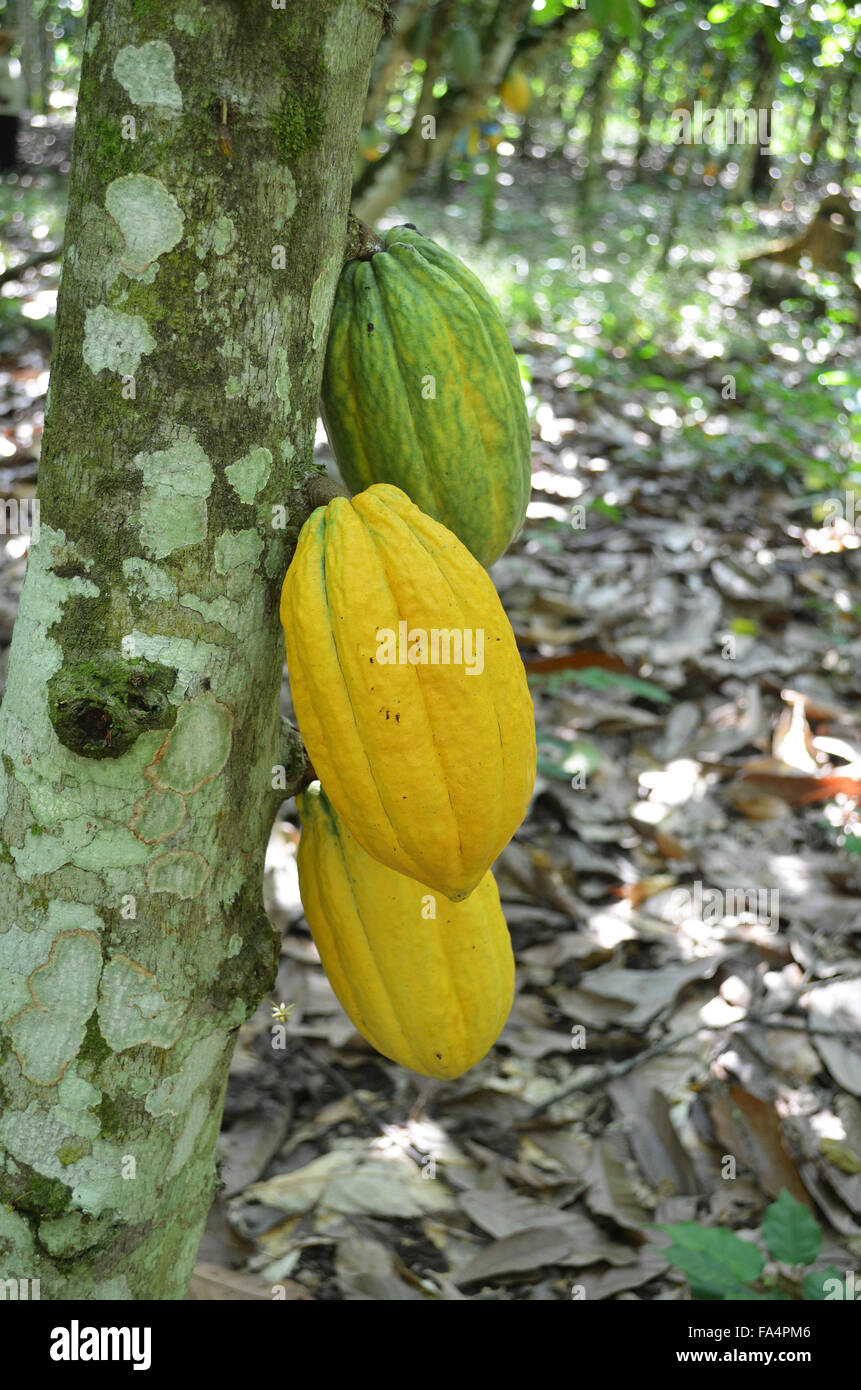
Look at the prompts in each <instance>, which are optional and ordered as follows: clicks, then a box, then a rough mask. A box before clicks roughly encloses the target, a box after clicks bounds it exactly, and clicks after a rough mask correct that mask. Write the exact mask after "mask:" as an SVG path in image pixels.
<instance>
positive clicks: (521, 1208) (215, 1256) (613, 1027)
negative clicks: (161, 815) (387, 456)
mask: <svg viewBox="0 0 861 1390" xmlns="http://www.w3.org/2000/svg"><path fill="white" fill-rule="evenodd" d="M507 167H509V168H510V170H511V180H512V181H511V182H510V183H509V184H508V185H504V186H502V187H501V188H500V189H499V193H498V198H497V202H498V209H497V214H496V221H497V225H496V231H495V234H494V236H493V237H492V239H491V240H490V241H489V242H487V243H486V244H485V245H483V246H481V245H478V244H477V240H476V238H477V225H478V200H477V198H476V197H475V190H474V188H467V187H466V186H465V185H458V184H457V183H455V184H454V185H453V186H452V188H451V189H450V190H449V191H448V194H447V196H446V199H445V200H444V201H442V202H441V201H440V199H439V197H438V194H437V191H436V190H435V189H433V188H426V189H423V190H420V191H419V192H417V193H416V194H415V196H412V197H410V198H409V200H405V201H404V204H403V206H402V207H401V208H399V209H398V215H393V216H391V217H390V218H389V219H388V220H389V221H392V222H397V221H411V222H415V223H416V224H417V225H418V227H419V229H420V230H421V231H423V232H425V233H427V234H428V235H431V236H433V237H435V238H437V239H440V240H443V241H445V242H446V244H447V245H449V246H450V247H451V248H452V249H453V250H456V251H457V252H458V254H460V255H462V256H463V257H464V259H465V260H466V261H467V262H468V263H469V264H470V265H472V266H473V268H474V269H476V270H477V271H478V272H479V273H480V274H481V276H482V278H483V279H484V281H485V283H487V284H488V286H489V287H490V288H491V289H492V290H493V291H494V293H495V294H496V295H497V297H498V298H499V300H500V303H501V304H502V306H503V311H504V313H505V315H506V318H507V320H508V322H509V323H510V324H511V326H512V333H513V337H514V340H515V346H516V347H517V349H518V353H519V354H520V356H521V361H522V365H523V371H524V377H525V380H526V382H527V389H528V395H529V400H530V410H531V414H532V419H533V440H534V476H533V483H534V491H533V503H532V506H531V507H530V512H529V517H528V520H527V524H526V527H525V529H524V531H523V534H522V535H521V537H520V539H519V540H518V542H517V543H516V544H515V545H514V546H513V547H512V549H511V551H510V552H509V553H508V554H507V555H506V556H505V557H504V558H503V560H501V561H500V562H499V563H498V564H497V565H496V566H495V567H494V570H493V577H494V579H495V581H496V583H497V586H498V588H499V591H500V594H501V596H502V599H503V602H504V603H505V606H506V609H507V612H508V614H509V616H510V618H511V621H512V624H513V626H514V629H515V632H516V634H517V638H518V642H519V645H520V649H521V652H522V655H523V657H524V660H525V662H526V665H527V670H528V672H529V678H530V684H531V687H532V691H533V696H534V699H535V709H536V721H537V726H538V739H539V777H538V782H537V785H536V790H535V796H534V798H533V802H532V807H531V810H530V814H529V816H528V817H527V819H526V821H525V822H524V825H523V826H522V828H521V830H520V831H519V832H518V834H517V835H516V837H515V839H514V840H513V841H512V843H511V844H510V845H509V846H508V848H507V849H506V850H505V851H504V853H503V854H502V855H501V856H500V859H499V860H498V862H497V865H496V874H497V879H498V883H499V887H500V893H501V898H502V903H503V907H504V910H505V914H506V917H507V920H508V923H509V927H510V929H511V933H512V938H513V942H514V947H515V954H516V958H517V966H518V971H517V977H518V985H517V997H516V1001H515V1005H514V1009H513V1012H512V1015H511V1018H510V1020H509V1023H508V1025H507V1027H506V1029H505V1031H504V1033H503V1035H502V1038H501V1039H500V1042H499V1043H498V1045H497V1046H496V1047H495V1048H494V1049H493V1051H492V1052H491V1054H490V1055H489V1056H488V1057H487V1058H486V1059H485V1060H484V1061H483V1062H482V1063H480V1064H479V1065H478V1066H476V1067H474V1068H473V1069H472V1070H471V1071H470V1072H468V1073H467V1075H466V1076H464V1077H462V1078H460V1079H459V1080H457V1081H454V1082H450V1083H438V1082H431V1081H426V1080H423V1079H421V1078H417V1077H416V1076H414V1075H413V1074H411V1073H408V1072H405V1071H404V1070H403V1069H402V1068H400V1067H398V1066H396V1065H395V1064H394V1063H390V1062H387V1061H386V1060H385V1059H383V1058H381V1057H379V1056H378V1055H377V1054H376V1053H374V1052H373V1051H372V1050H371V1049H370V1047H369V1046H368V1045H367V1044H365V1043H364V1042H363V1040H362V1039H361V1038H360V1037H359V1036H358V1035H357V1034H356V1033H355V1031H354V1029H353V1028H352V1025H351V1024H350V1023H349V1021H348V1020H347V1019H346V1017H345V1016H344V1014H343V1013H342V1011H341V1009H340V1007H339V1005H338V1004H337V1001H336V1000H335V998H334V995H333V994H332V991H331V989H330V987H329V985H328V983H327V981H326V979H325V976H324V975H323V973H322V970H321V968H320V965H319V961H318V959H317V955H316V952H315V950H314V947H313V945H312V942H311V939H310V936H309V934H308V931H307V927H306V926H305V923H304V920H303V917H302V909H301V904H300V901H299V894H298V887H297V881H296V863H295V851H296V844H297V840H298V830H297V824H296V817H295V813H293V812H292V806H291V804H290V803H287V804H286V805H285V807H284V808H283V812H282V814H283V816H284V817H285V818H284V819H281V820H279V821H278V822H277V823H276V826H275V828H274V830H273V834H272V839H271V843H270V847H269V854H268V860H267V872H266V881H265V894H266V902H267V909H268V911H269V912H270V915H271V916H272V917H273V919H274V920H275V921H276V922H277V923H278V925H279V927H280V928H281V929H282V932H283V945H282V956H281V967H280V971H279V977H278V982H277V985H276V988H275V991H274V992H273V996H272V1000H271V1001H267V1002H264V1004H263V1005H261V1007H260V1009H259V1010H258V1012H257V1014H256V1015H255V1016H254V1018H253V1019H251V1020H250V1021H249V1023H248V1024H247V1025H246V1026H245V1027H244V1028H243V1029H242V1031H241V1036H240V1042H239V1045H238V1047H237V1051H236V1055H235V1059H234V1064H233V1070H232V1074H231V1081H230V1086H229V1090H228V1097H227V1106H226V1111H225V1121H224V1129H223V1133H222V1139H221V1157H222V1168H221V1173H222V1180H223V1184H224V1185H223V1190H222V1192H221V1194H220V1197H219V1199H218V1201H217V1203H216V1205H215V1208H214V1209H213V1213H212V1217H211V1220H210V1223H209V1226H208V1229H207V1233H206V1236H205V1238H204V1243H203V1247H202V1249H201V1254H200V1263H199V1265H198V1269H197V1272H196V1275H195V1278H194V1281H193V1284H192V1290H191V1294H190V1296H191V1297H193V1298H198V1299H220V1300H221V1299H249V1298H265V1299H270V1298H271V1296H272V1293H271V1287H272V1285H273V1284H281V1285H283V1286H284V1288H285V1291H286V1295H287V1297H288V1298H296V1299H333V1300H334V1299H348V1300H389V1299H394V1300H401V1299H425V1298H427V1299H445V1300H449V1299H452V1300H456V1299H464V1298H466V1299H479V1300H518V1301H520V1300H533V1299H538V1300H556V1299H570V1298H571V1297H572V1296H585V1297H588V1298H598V1299H612V1298H622V1299H630V1298H643V1299H680V1298H688V1297H690V1292H689V1287H688V1283H687V1281H686V1279H685V1277H684V1276H683V1275H682V1273H681V1272H680V1270H679V1269H678V1268H676V1267H675V1266H674V1265H672V1264H670V1263H669V1262H668V1260H667V1259H666V1257H665V1255H664V1253H662V1252H663V1249H664V1247H666V1246H667V1244H668V1240H669V1237H668V1235H667V1233H666V1232H665V1231H663V1230H661V1229H659V1228H660V1227H661V1226H663V1225H666V1224H673V1223H680V1222H697V1223H699V1225H700V1226H701V1227H702V1228H714V1227H728V1228H732V1229H733V1230H735V1231H737V1232H739V1233H740V1234H742V1235H743V1236H744V1237H745V1238H746V1239H750V1240H754V1241H758V1240H759V1238H760V1232H761V1228H762V1222H763V1217H764V1213H765V1211H766V1209H767V1208H768V1206H769V1205H770V1204H771V1203H772V1202H774V1200H775V1199H776V1198H778V1196H779V1194H780V1193H781V1192H783V1191H786V1192H788V1193H790V1194H791V1195H792V1196H793V1197H795V1198H796V1199H797V1200H799V1201H800V1202H802V1203H805V1204H806V1205H808V1206H812V1208H813V1210H814V1212H815V1214H816V1217H817V1219H818V1221H819V1223H820V1225H821V1226H822V1228H823V1241H822V1246H821V1250H820V1251H819V1253H818V1256H817V1258H816V1260H815V1267H816V1268H817V1269H823V1268H825V1267H831V1268H832V1269H833V1270H837V1271H840V1272H841V1273H842V1271H844V1270H846V1269H851V1268H853V1267H855V1266H856V1265H857V1260H858V1258H859V1256H861V1221H859V1212H861V1043H859V1038H861V984H859V978H861V814H859V809H858V806H859V793H861V716H859V713H858V711H859V708H861V705H859V695H860V694H861V565H859V547H861V475H859V474H858V472H857V470H858V466H859V465H858V444H859V418H861V373H859V365H858V339H857V333H858V325H857V322H856V321H855V318H854V315H855V313H856V309H855V307H854V305H853V302H852V300H851V297H849V296H847V295H845V294H844V293H843V292H842V290H841V287H840V286H839V285H835V284H832V283H829V282H824V283H823V282H816V283H815V284H814V282H813V281H811V279H810V277H805V276H799V277H798V278H797V283H794V284H793V286H792V288H791V293H788V292H787V288H786V284H783V285H782V286H781V294H780V297H779V299H778V300H777V302H774V301H775V295H774V293H773V292H771V290H770V288H769V285H768V284H766V283H763V284H761V285H760V286H757V285H756V283H754V285H753V287H751V283H750V278H749V277H748V276H746V275H742V274H740V272H739V270H738V257H739V255H740V254H743V253H744V252H745V251H747V250H750V249H753V248H755V247H757V246H759V245H763V244H764V243H765V242H767V241H768V240H769V239H770V238H771V237H772V236H774V235H776V234H778V233H779V232H782V231H785V230H790V231H791V230H793V229H794V228H795V227H797V226H798V218H797V214H794V213H787V214H785V215H783V214H781V215H778V214H777V213H774V214H772V213H769V212H767V211H766V212H765V213H763V215H762V216H760V217H759V219H758V220H757V219H754V218H753V217H752V216H751V215H750V213H749V212H746V211H743V210H739V211H737V212H732V211H731V210H726V209H724V210H723V211H722V210H721V208H720V207H717V206H716V202H715V198H714V195H713V193H712V192H711V191H710V190H706V189H695V190H691V191H690V196H689V197H688V198H686V200H685V213H684V215H683V216H682V217H680V218H679V219H678V222H677V224H676V226H675V227H673V226H672V207H673V197H674V192H673V190H672V189H671V188H668V187H666V186H664V185H662V184H661V183H660V182H656V183H655V184H653V185H649V186H644V187H630V186H625V185H624V183H618V182H611V184H610V185H608V188H607V189H606V190H604V191H603V192H602V193H601V194H600V196H599V195H597V194H596V207H595V210H594V211H593V212H592V214H591V215H590V217H589V218H588V227H586V226H584V225H578V224H577V223H576V222H575V220H574V214H573V209H572V199H571V191H570V180H569V179H568V177H567V175H566V173H565V171H564V170H562V169H559V168H553V167H551V168H547V167H543V166H541V165H538V164H536V163H534V162H530V161H524V160H521V161H512V162H511V164H510V165H509V166H507ZM0 200H2V201H3V203H4V204H5V203H7V202H9V201H10V200H11V201H12V202H14V203H15V206H16V209H17V210H18V211H20V212H21V213H22V217H21V219H19V223H18V224H15V225H16V226H18V227H19V228H20V230H19V232H18V233H17V236H18V244H17V249H16V254H20V255H27V256H31V255H33V254H35V253H36V252H37V251H38V250H39V248H40V247H41V248H42V249H45V247H46V246H47V247H48V248H49V249H50V246H51V245H52V244H54V245H56V244H58V237H59V227H60V224H61V222H62V183H61V182H60V181H59V180H58V179H56V178H55V176H54V175H53V174H46V175H37V176H36V178H35V180H34V182H33V183H31V185H30V186H29V187H27V188H23V189H22V188H20V187H18V188H17V189H16V190H14V192H13V193H10V191H9V189H8V188H4V189H2V190H0ZM816 201H817V199H816V197H815V196H811V198H810V199H809V200H807V202H809V203H812V204H815V202H816ZM536 209H539V210H540V216H536ZM585 221H586V219H585V218H584V223H585ZM52 238H53V239H54V240H53V241H52ZM580 243H582V246H583V255H582V257H580V258H578V262H577V265H576V268H573V269H572V262H571V252H570V248H571V245H572V244H574V245H575V246H577V245H579V244H580ZM55 286H56V277H55V276H54V278H53V279H52V278H51V268H50V265H49V266H48V267H47V273H46V274H45V273H42V272H36V271H34V272H33V273H31V275H30V276H29V277H28V279H27V280H26V281H25V282H24V284H23V285H22V284H17V285H14V286H12V288H13V289H14V291H15V299H14V303H12V304H10V303H8V302H7V301H6V300H3V299H0V330H2V332H3V344H2V349H0V490H2V492H3V495H4V496H5V497H7V498H8V497H12V496H21V497H25V496H28V495H32V493H33V489H34V487H35V479H36V465H37V459H38V439H39V433H40V427H41V411H42V408H43V403H44V389H45V385H46V381H47V361H48V358H47V354H48V352H49V347H50V331H51V327H52V322H51V313H52V310H51V294H52V293H53V290H54V289H55ZM28 308H29V312H28ZM43 311H45V312H44V313H43ZM319 438H320V443H319V447H318V456H319V458H320V460H321V461H326V457H327V454H326V446H325V437H324V436H323V435H322V434H321V435H320V437H319ZM853 466H854V468H855V469H856V474H855V491H854V493H853V491H852V480H851V469H852V467H853ZM835 501H836V502H839V503H840V506H839V507H837V506H836V505H835ZM853 506H854V507H855V511H854V512H853ZM841 509H842V510H841ZM24 564H25V557H24V551H23V548H22V546H21V544H20V542H19V541H16V540H15V539H14V538H13V539H12V540H11V541H9V542H8V543H7V544H6V547H5V551H0V640H2V642H3V643H4V644H5V643H6V642H8V637H9V633H10V631H11V625H12V622H13V620H14V613H15V610H16V605H17V595H18V591H19V589H20V582H21V578H22V575H23V569H24ZM285 698H286V696H285ZM282 1001H283V1002H284V1003H286V1004H288V1005H289V1006H290V1016H289V1022H288V1025H287V1030H286V1047H285V1048H283V1049H280V1048H278V1047H277V1046H274V1045H273V1035H272V1023H273V1019H272V1007H271V1005H272V1004H273V1003H274V1004H280V1003H281V1002H282ZM771 1272H772V1273H773V1274H775V1276H783V1277H789V1274H790V1271H788V1270H787V1269H783V1270H780V1269H775V1270H771ZM712 1296H718V1295H717V1294H713V1295H712Z"/></svg>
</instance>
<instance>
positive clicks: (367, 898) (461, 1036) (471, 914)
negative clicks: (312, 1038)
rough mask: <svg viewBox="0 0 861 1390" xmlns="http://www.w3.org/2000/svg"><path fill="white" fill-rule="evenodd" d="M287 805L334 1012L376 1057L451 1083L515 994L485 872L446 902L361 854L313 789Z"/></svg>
mask: <svg viewBox="0 0 861 1390" xmlns="http://www.w3.org/2000/svg"><path fill="white" fill-rule="evenodd" d="M297 801H298V805H299V811H300V814H301V816H302V837H301V839H300V841H299V887H300V890H301V893H302V904H303V907H304V909H305V919H306V921H307V923H308V926H309V927H310V929H311V935H312V936H313V938H314V943H315V945H316V947H317V950H318V951H319V953H320V959H321V961H322V962H323V969H324V970H325V971H326V974H327V975H328V977H329V982H330V984H331V986H332V988H333V990H334V991H335V993H336V995H337V996H338V1000H339V1002H340V1004H341V1007H342V1008H343V1009H344V1012H345V1013H346V1014H347V1015H348V1017H349V1019H350V1021H351V1022H352V1023H353V1024H354V1025H355V1027H356V1028H357V1029H358V1031H359V1032H360V1033H361V1034H362V1036H363V1037H364V1038H367V1040H368V1042H369V1043H371V1044H372V1046H374V1047H375V1048H376V1049H377V1051H378V1052H382V1054H383V1056H385V1057H391V1059H392V1060H393V1061H395V1062H399V1063H400V1064H401V1066H403V1067H409V1068H410V1069H411V1070H412V1071H417V1072H420V1073H421V1074H422V1076H436V1077H439V1078H441V1079H449V1078H451V1077H453V1076H460V1075H461V1074H462V1073H463V1072H465V1071H468V1070H469V1068H470V1067H472V1066H474V1065H475V1063H476V1062H477V1061H479V1060H480V1058H482V1057H483V1056H484V1054H485V1053H486V1052H487V1051H488V1050H489V1048H491V1047H492V1046H493V1044H494V1043H495V1042H496V1039H497V1038H498V1037H499V1034H500V1033H501V1032H502V1028H503V1025H504V1023H505V1020H506V1018H507V1017H508V1014H509V1010H510V1009H511V1001H512V997H513V994H514V957H513V956H512V953H511V941H510V939H509V935H508V928H507V926H506V924H505V918H504V917H503V915H502V910H501V908H500V906H499V893H498V891H497V888H496V884H495V882H494V879H493V874H491V873H487V874H485V876H484V878H483V879H482V880H481V882H480V883H479V885H478V887H477V888H476V890H475V892H474V893H472V894H470V896H469V897H468V898H467V900H466V901H465V902H462V903H452V902H449V901H448V899H446V898H444V897H436V896H435V894H433V893H431V892H429V890H428V889H427V888H426V887H424V886H423V885H422V884H420V883H416V882H415V880H414V879H410V878H407V877H406V876H405V875H404V874H398V873H395V872H393V870H391V869H387V868H386V867H385V865H383V864H380V863H379V862H378V861H377V860H376V859H372V858H371V856H370V855H368V854H366V853H365V851H364V850H363V849H362V847H361V845H359V844H358V843H357V841H356V839H355V838H354V836H352V835H351V834H350V832H349V830H348V829H347V827H346V825H345V824H344V822H343V821H342V820H341V819H340V817H338V816H337V815H336V814H335V812H334V810H333V809H332V807H331V805H330V804H329V802H328V801H327V799H326V797H325V795H324V794H323V792H322V791H321V790H320V787H319V784H313V785H312V786H311V787H309V789H308V790H307V791H306V792H304V793H303V794H302V795H301V796H299V797H298V798H297ZM432 912H433V913H434V914H435V915H433V916H431V915H430V914H431V913H432Z"/></svg>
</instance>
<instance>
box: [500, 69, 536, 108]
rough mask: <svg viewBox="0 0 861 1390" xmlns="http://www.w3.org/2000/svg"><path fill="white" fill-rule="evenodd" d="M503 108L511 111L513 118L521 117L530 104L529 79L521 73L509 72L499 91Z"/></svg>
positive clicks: (530, 90)
mask: <svg viewBox="0 0 861 1390" xmlns="http://www.w3.org/2000/svg"><path fill="white" fill-rule="evenodd" d="M499 95H500V97H501V99H502V104H503V106H507V107H508V109H509V111H513V112H514V114H515V116H523V115H525V114H526V112H527V111H528V110H529V107H530V105H531V103H532V89H531V87H530V86H529V79H528V78H527V77H524V75H523V73H522V72H511V73H509V74H508V76H507V77H506V79H505V81H504V82H503V84H502V86H501V87H500V89H499Z"/></svg>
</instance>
